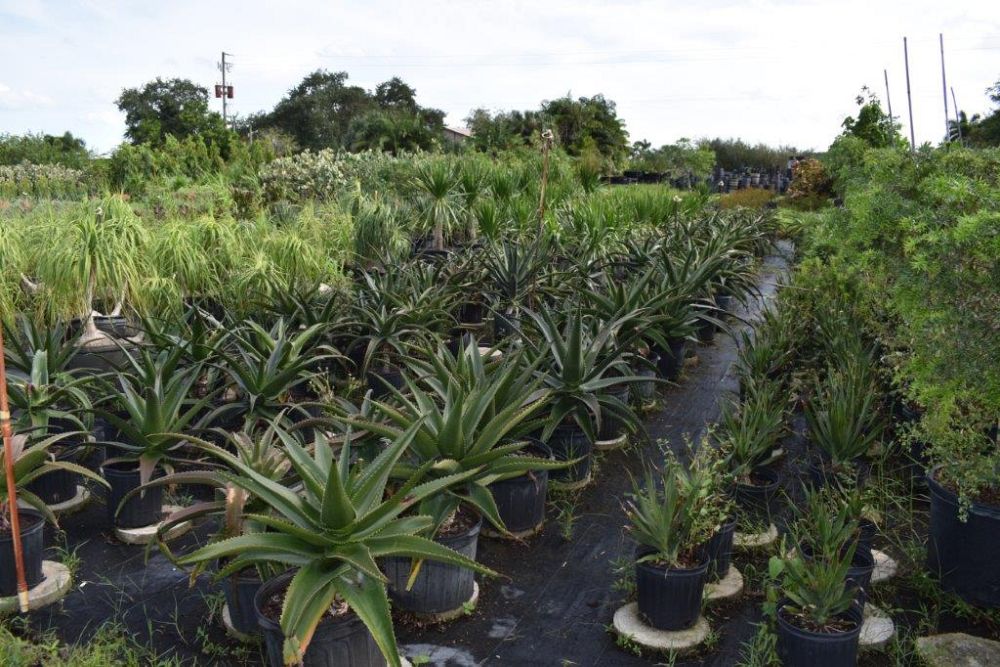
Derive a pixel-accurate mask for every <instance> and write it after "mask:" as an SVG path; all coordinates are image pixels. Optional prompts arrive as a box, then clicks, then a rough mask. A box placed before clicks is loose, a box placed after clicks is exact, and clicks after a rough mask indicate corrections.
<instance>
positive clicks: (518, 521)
mask: <svg viewBox="0 0 1000 667" xmlns="http://www.w3.org/2000/svg"><path fill="white" fill-rule="evenodd" d="M522 453H523V454H528V455H531V456H537V457H539V458H541V459H545V460H552V459H553V458H554V457H553V455H552V450H551V449H549V448H548V447H547V446H546V445H544V444H542V443H541V442H532V443H531V444H530V445H528V446H527V447H525V449H524V450H522ZM548 488H549V471H548V470H530V471H528V472H526V473H524V474H523V475H518V476H517V477H512V478H511V479H502V480H499V481H496V482H493V483H492V484H490V486H489V489H490V494H491V495H492V496H493V501H494V502H495V503H496V505H497V511H498V513H499V514H500V519H501V520H502V521H503V524H504V526H506V527H507V530H509V531H510V532H512V533H524V532H526V531H530V530H534V529H535V528H537V527H538V526H540V525H541V524H542V522H544V521H545V497H546V495H547V493H548Z"/></svg>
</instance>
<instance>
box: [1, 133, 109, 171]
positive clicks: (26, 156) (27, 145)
mask: <svg viewBox="0 0 1000 667" xmlns="http://www.w3.org/2000/svg"><path fill="white" fill-rule="evenodd" d="M90 159H91V156H90V151H88V150H87V145H86V144H85V143H84V141H83V139H80V138H79V137H74V136H73V135H72V134H71V133H70V132H66V133H65V134H63V135H62V136H61V137H56V136H52V135H51V134H40V133H39V134H30V133H29V134H24V135H20V136H18V135H12V134H0V165H4V166H13V165H16V164H21V163H22V162H28V163H30V164H53V165H60V166H62V167H67V168H70V169H77V170H84V169H86V168H87V166H88V164H89V163H90Z"/></svg>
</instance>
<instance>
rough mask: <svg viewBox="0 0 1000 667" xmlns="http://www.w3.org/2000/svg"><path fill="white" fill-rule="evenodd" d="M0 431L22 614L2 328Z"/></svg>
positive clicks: (24, 592)
mask: <svg viewBox="0 0 1000 667" xmlns="http://www.w3.org/2000/svg"><path fill="white" fill-rule="evenodd" d="M0 429H2V430H3V451H4V457H3V461H4V468H5V470H4V472H5V474H6V475H7V508H8V511H9V512H10V532H11V536H12V538H13V543H14V568H15V569H16V570H17V601H18V604H19V605H20V607H21V611H22V612H26V611H28V582H27V580H26V579H25V576H24V551H23V549H22V545H21V517H20V516H19V512H18V510H17V489H16V488H15V484H16V482H15V480H14V446H13V444H12V443H11V438H13V437H14V436H13V432H12V431H11V427H10V405H9V403H8V402H7V365H6V360H5V359H4V346H3V327H2V326H0Z"/></svg>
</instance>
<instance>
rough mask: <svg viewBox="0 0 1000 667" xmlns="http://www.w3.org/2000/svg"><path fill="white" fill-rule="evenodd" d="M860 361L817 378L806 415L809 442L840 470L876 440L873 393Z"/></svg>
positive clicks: (807, 405)
mask: <svg viewBox="0 0 1000 667" xmlns="http://www.w3.org/2000/svg"><path fill="white" fill-rule="evenodd" d="M868 373H869V369H867V368H864V367H862V366H861V365H860V363H854V364H847V365H845V366H844V367H842V368H831V369H830V370H829V371H828V372H827V374H826V377H825V378H823V379H822V380H819V381H817V383H816V386H815V391H814V396H813V397H812V398H811V399H810V401H809V402H808V403H807V404H806V409H805V416H806V423H807V424H808V426H809V438H810V440H811V442H812V443H813V444H814V445H816V446H817V447H819V448H820V451H821V452H822V453H823V454H824V455H825V456H826V457H827V459H828V460H829V462H830V464H831V465H832V466H833V468H834V470H835V471H838V472H843V471H845V470H847V469H849V468H850V467H851V466H853V464H854V463H855V462H856V461H857V460H858V459H860V458H862V457H863V456H865V455H866V454H868V453H869V451H870V450H871V448H872V446H873V445H874V444H875V443H876V442H877V441H878V438H879V429H878V412H877V403H876V393H875V389H874V387H873V385H872V384H871V382H870V376H869V374H868Z"/></svg>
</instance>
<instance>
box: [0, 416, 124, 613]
mask: <svg viewBox="0 0 1000 667" xmlns="http://www.w3.org/2000/svg"><path fill="white" fill-rule="evenodd" d="M73 435H77V434H74V433H72V432H71V433H60V434H57V435H53V436H50V437H48V438H45V439H43V440H39V441H37V442H33V443H29V442H28V437H27V436H26V435H23V434H18V435H14V436H13V437H12V438H11V449H12V453H13V456H12V460H13V462H14V465H13V469H14V485H15V488H16V489H17V498H18V501H20V502H24V503H25V504H26V505H28V506H29V507H30V508H31V509H27V510H21V511H20V515H19V518H20V528H21V530H20V532H21V545H22V550H23V553H24V571H25V578H26V580H27V584H28V587H29V588H32V587H34V586H35V585H37V584H38V583H39V582H40V581H41V580H42V556H43V554H44V550H45V543H44V533H43V528H44V524H45V521H49V522H50V523H52V524H55V523H56V517H55V515H53V514H52V510H50V509H49V508H48V506H47V505H46V504H45V502H44V501H43V500H42V499H41V498H39V497H38V496H36V495H35V494H34V493H32V492H31V491H30V490H29V488H28V487H29V486H30V485H31V484H32V482H35V481H37V480H39V479H41V478H42V477H44V476H45V475H50V474H53V473H56V472H62V471H67V472H72V473H74V474H76V475H79V476H81V477H86V478H88V479H92V480H94V481H96V482H98V483H99V484H104V483H105V482H104V480H102V479H101V478H100V477H98V476H97V475H95V474H94V473H93V472H91V471H90V470H87V469H86V468H84V467H82V466H78V465H76V464H75V463H70V462H68V461H57V460H53V458H52V456H51V455H50V454H49V451H48V450H49V448H51V447H52V446H54V445H57V444H59V443H60V442H62V441H63V440H65V439H67V438H70V437H72V436H73ZM5 456H6V454H5V452H4V450H3V449H2V448H0V466H3V465H4V458H5ZM9 497H10V496H9V495H8V487H7V476H6V475H0V597H10V596H12V595H17V580H16V577H15V572H16V569H15V566H14V544H13V543H14V539H13V538H14V536H13V529H12V526H11V520H10V507H9V504H8V498H9Z"/></svg>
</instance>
